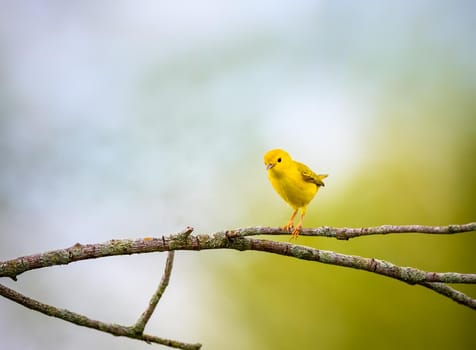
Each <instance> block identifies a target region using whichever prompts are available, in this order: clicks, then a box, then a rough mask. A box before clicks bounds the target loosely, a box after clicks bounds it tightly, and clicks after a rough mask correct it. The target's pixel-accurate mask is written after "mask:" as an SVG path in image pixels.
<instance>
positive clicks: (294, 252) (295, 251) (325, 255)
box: [0, 222, 476, 349]
mask: <svg viewBox="0 0 476 350" xmlns="http://www.w3.org/2000/svg"><path fill="white" fill-rule="evenodd" d="M192 231H193V229H192V228H191V227H187V228H186V229H185V230H184V231H182V232H179V233H178V234H174V235H169V236H162V237H158V238H151V237H146V238H141V239H135V240H130V239H121V240H111V241H108V242H104V243H97V244H84V245H83V244H80V243H77V244H75V245H74V246H72V247H70V248H66V249H58V250H53V251H49V252H46V253H40V254H34V255H29V256H23V257H19V258H16V259H12V260H8V261H3V262H0V277H10V278H12V279H14V280H16V279H17V276H19V275H20V274H22V273H24V272H26V271H30V270H34V269H38V268H44V267H48V266H53V265H65V264H69V263H72V262H76V261H80V260H86V259H95V258H102V257H107V256H115V255H128V254H141V253H151V252H163V251H167V252H169V253H168V257H167V262H166V267H165V271H164V275H163V277H162V280H161V282H160V284H159V287H158V288H157V290H156V292H155V293H154V295H153V296H152V298H151V300H150V301H149V306H148V308H147V309H146V310H145V311H144V313H143V314H142V315H141V316H140V317H139V319H138V320H137V322H136V323H135V325H134V326H131V327H127V326H120V325H116V324H107V323H103V322H100V321H96V320H91V319H89V318H87V317H86V316H83V315H80V314H76V313H74V312H71V311H68V310H62V309H57V308H55V307H53V306H50V305H47V304H43V303H41V302H39V301H36V300H34V299H31V298H28V297H26V296H23V295H22V294H20V293H18V292H15V291H14V290H12V289H10V288H7V287H5V286H3V285H0V295H2V296H4V297H6V298H8V299H10V300H12V301H15V302H17V303H19V304H21V305H24V306H26V307H28V308H30V309H33V310H36V311H39V312H42V313H44V314H46V315H49V316H54V317H58V318H61V319H64V320H66V321H69V322H72V323H75V324H77V325H81V326H85V327H90V328H94V329H97V330H101V331H104V332H107V333H111V334H114V335H119V336H126V337H130V338H134V339H139V340H143V341H146V342H153V343H158V344H163V345H167V346H171V347H176V348H180V349H199V348H200V346H201V345H200V344H187V343H182V342H178V341H175V340H170V339H163V338H159V337H155V336H152V335H148V334H144V333H143V331H144V328H145V326H146V324H147V322H148V320H149V319H150V317H151V315H152V313H153V312H154V310H155V307H156V305H157V303H158V302H159V300H160V297H161V296H162V294H163V292H164V291H165V288H166V287H167V285H168V282H169V279H170V274H171V271H172V266H173V258H174V254H173V252H174V251H175V250H197V251H199V250H207V249H234V250H239V251H246V250H255V251H261V252H267V253H273V254H279V255H284V256H288V257H293V258H297V259H302V260H309V261H315V262H319V263H324V264H331V265H337V266H343V267H349V268H354V269H360V270H365V271H368V272H372V273H377V274H380V275H383V276H387V277H390V278H394V279H397V280H400V281H403V282H406V283H409V284H418V285H421V286H423V287H426V288H429V289H431V290H433V291H435V292H437V293H439V294H441V295H444V296H445V297H448V298H450V299H452V300H454V301H456V302H457V303H460V304H462V305H465V306H467V307H470V308H472V309H476V299H473V298H471V297H469V296H467V295H466V294H464V293H462V292H461V291H458V290H456V289H454V288H452V287H450V286H448V285H446V283H467V284H476V274H471V273H466V274H465V273H458V272H429V271H423V270H420V269H416V268H413V267H404V266H397V265H394V264H392V263H391V262H388V261H385V260H380V259H374V258H365V257H360V256H355V255H346V254H340V253H336V252H332V251H327V250H319V249H315V248H310V247H306V246H300V245H296V244H291V243H288V242H275V241H272V240H265V239H259V238H250V237H249V236H254V235H282V234H289V232H287V231H284V230H283V229H280V228H270V227H249V228H239V229H235V230H226V231H220V232H216V233H214V234H211V235H206V234H203V235H192V234H191V233H192ZM470 231H476V223H475V222H472V223H468V224H464V225H450V226H421V225H406V226H390V225H384V226H376V227H364V228H331V227H318V228H314V229H304V230H303V232H302V233H301V235H307V236H325V237H333V238H336V239H349V238H354V237H360V236H367V235H374V234H391V233H394V234H401V233H428V234H455V233H462V232H470Z"/></svg>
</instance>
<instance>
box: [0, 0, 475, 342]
mask: <svg viewBox="0 0 476 350" xmlns="http://www.w3.org/2000/svg"><path fill="white" fill-rule="evenodd" d="M474 33H476V8H475V5H474V3H473V2H471V1H467V2H464V1H454V2H445V1H416V2H411V1H401V2H394V3H386V4H384V3H381V2H377V1H361V2H346V1H334V2H332V1H315V2H312V1H292V2H291V1H277V2H276V1H273V2H271V1H264V2H253V1H242V2H239V3H235V4H232V3H223V2H221V1H212V0H210V1H201V2H191V1H190V2H188V1H178V2H163V1H158V2H155V1H138V2H126V1H118V2H94V1H83V2H80V3H76V4H69V3H68V4H63V3H61V2H56V1H38V2H33V1H30V2H15V1H2V3H1V10H0V76H1V77H2V78H1V79H0V163H1V169H0V260H6V259H10V258H15V257H17V256H21V255H27V254H33V253H38V252H42V251H46V250H51V249H57V248H64V247H68V246H71V245H73V244H75V243H76V242H81V243H95V242H103V241H106V240H109V239H112V238H137V237H144V236H160V235H163V234H171V233H176V232H179V231H180V230H182V229H183V228H184V227H185V226H188V225H190V226H193V227H194V228H195V233H213V232H216V231H219V230H223V229H228V228H236V227H246V226H258V225H259V226H280V225H283V224H284V223H285V222H286V221H287V219H288V217H289V215H290V214H291V209H290V208H288V207H287V206H286V204H285V203H284V202H283V201H282V200H281V199H280V198H279V197H278V195H277V194H276V193H274V191H273V190H272V188H271V186H270V184H269V183H268V180H267V178H266V172H265V169H264V165H263V160H262V157H263V154H264V153H265V152H266V151H267V150H269V149H272V148H277V147H279V148H284V149H286V150H287V151H288V152H289V153H290V154H291V155H292V156H293V157H294V158H295V159H296V160H299V161H301V162H303V163H306V164H307V165H309V166H310V167H311V168H312V169H313V170H315V171H316V172H319V173H328V174H329V178H327V179H326V187H325V188H323V189H322V190H321V191H320V192H319V193H318V195H317V197H316V198H315V200H314V201H313V202H312V204H311V205H310V206H309V208H308V214H307V216H306V220H305V222H304V225H305V227H314V226H321V225H327V226H339V227H340V226H348V227H361V226H371V225H381V224H428V225H446V224H457V223H467V222H470V221H475V220H476V184H475V181H476V165H475V164H476V162H475V160H476V138H475V137H476V99H475V97H476V45H475V44H474ZM266 238H267V239H276V240H288V237H284V236H281V237H266ZM297 243H299V244H303V245H308V246H312V247H316V248H319V249H328V250H334V251H337V252H340V253H346V254H355V255H361V256H365V257H374V258H379V259H384V260H387V261H391V262H393V263H395V264H398V265H402V266H413V267H416V268H421V269H425V270H429V271H458V272H466V273H474V272H476V260H475V259H474V252H475V248H476V236H474V233H465V234H459V235H450V236H435V235H416V234H413V235H412V234H405V235H388V236H370V237H362V238H357V239H353V240H350V241H337V240H333V239H329V238H308V237H300V238H299V240H298V241H297ZM164 261H165V255H164V254H148V255H141V256H128V257H115V258H108V259H101V260H97V261H85V262H79V263H75V264H71V265H69V266H63V267H53V268H49V269H44V270H38V271H33V272H28V273H25V274H24V275H22V276H20V278H19V281H18V282H13V281H7V280H4V281H2V283H5V284H7V285H8V286H12V287H14V288H15V289H17V290H19V291H21V292H23V293H25V294H27V295H29V296H32V297H34V298H38V299H40V300H42V301H44V302H49V303H53V304H55V305H57V306H59V307H64V308H69V309H71V310H73V311H77V312H80V313H84V314H87V315H89V316H90V317H93V318H98V319H101V320H104V321H106V322H115V323H122V324H132V323H133V322H135V320H136V318H137V317H138V316H139V314H140V313H141V312H142V311H143V309H144V308H145V306H146V305H147V302H148V298H149V296H150V295H151V293H152V292H153V291H154V290H155V287H156V285H157V283H158V282H159V280H160V276H161V273H162V270H163V264H164ZM458 288H460V289H461V290H463V291H465V292H467V293H469V294H470V295H472V296H473V297H474V296H476V290H475V288H474V287H472V286H458ZM0 310H1V313H0V314H1V315H0V337H1V339H2V345H4V346H5V348H21V349H46V348H47V349H83V348H87V347H92V348H112V347H113V348H115V349H146V348H147V349H149V348H150V345H147V344H142V343H139V342H137V341H133V340H128V339H122V338H115V337H111V336H109V335H105V334H101V333H98V332H95V331H92V330H89V329H83V328H79V327H76V326H73V325H69V324H67V323H65V322H62V321H59V320H55V319H51V318H48V317H46V316H43V315H40V314H36V313H34V312H31V311H29V310H26V309H24V308H22V307H21V306H19V305H16V304H14V303H12V302H10V301H7V300H5V299H1V298H0ZM475 326H476V314H475V312H474V311H473V310H471V309H469V308H467V307H464V306H461V305H459V304H457V303H455V302H453V301H451V300H449V299H447V298H444V297H443V296H441V295H438V294H436V293H434V292H432V291H430V290H427V289H425V288H422V287H418V286H410V285H407V284H404V283H401V282H398V281H395V280H391V279H388V278H385V277H382V276H378V275H373V274H370V273H367V272H363V271H357V270H351V269H345V268H341V267H335V266H329V265H321V264H318V263H312V262H304V261H298V260H295V259H290V258H285V257H281V256H273V255H270V254H265V253H258V252H235V251H204V252H178V253H177V254H176V259H175V266H174V271H173V274H172V278H171V282H170V286H169V288H168V289H167V291H166V294H165V295H164V297H163V299H162V300H161V303H160V304H159V307H158V309H157V312H156V314H155V315H154V316H153V318H152V320H151V323H150V325H148V328H147V329H146V330H147V331H148V332H149V333H152V334H157V335H159V336H163V337H171V338H176V339H178V340H182V341H189V342H201V343H203V344H204V349H316V348H331V349H382V348H385V349H401V348H406V349H421V348H430V347H431V348H434V349H438V348H442V349H443V348H455V349H474V348H475V347H476V339H475V337H474V330H475Z"/></svg>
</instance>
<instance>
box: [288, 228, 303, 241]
mask: <svg viewBox="0 0 476 350" xmlns="http://www.w3.org/2000/svg"><path fill="white" fill-rule="evenodd" d="M301 229H302V226H301V225H297V227H296V228H295V229H294V230H293V232H292V233H291V238H290V239H291V240H293V239H297V238H298V236H299V234H300V233H301Z"/></svg>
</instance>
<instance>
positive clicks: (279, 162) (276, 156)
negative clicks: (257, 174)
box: [264, 149, 291, 171]
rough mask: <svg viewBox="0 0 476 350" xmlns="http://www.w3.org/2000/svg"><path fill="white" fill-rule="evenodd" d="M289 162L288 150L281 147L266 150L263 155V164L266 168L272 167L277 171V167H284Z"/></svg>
mask: <svg viewBox="0 0 476 350" xmlns="http://www.w3.org/2000/svg"><path fill="white" fill-rule="evenodd" d="M290 163H291V156H290V155H289V154H288V152H286V151H283V150H282V149H273V150H271V151H268V152H266V154H265V155H264V165H265V166H266V170H271V169H273V170H274V171H278V170H279V169H284V168H285V167H287V166H288V165H289V164H290Z"/></svg>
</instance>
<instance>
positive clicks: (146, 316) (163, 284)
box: [133, 250, 175, 334]
mask: <svg viewBox="0 0 476 350" xmlns="http://www.w3.org/2000/svg"><path fill="white" fill-rule="evenodd" d="M174 253H175V252H174V251H173V250H172V251H169V252H168V254H167V261H166V262H165V271H164V274H163V275H162V280H161V281H160V284H159V287H158V288H157V290H156V291H155V293H154V295H152V298H151V299H150V301H149V306H148V307H147V309H146V310H145V311H144V312H143V313H142V315H141V316H140V317H139V319H138V320H137V322H136V324H135V325H134V327H133V329H134V331H135V332H137V333H138V334H142V333H144V328H145V325H146V324H147V322H149V320H150V318H151V316H152V314H153V313H154V310H155V307H156V306H157V304H158V303H159V300H160V298H161V297H162V294H164V292H165V288H167V286H168V285H169V280H170V274H171V273H172V266H173V263H174Z"/></svg>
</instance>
